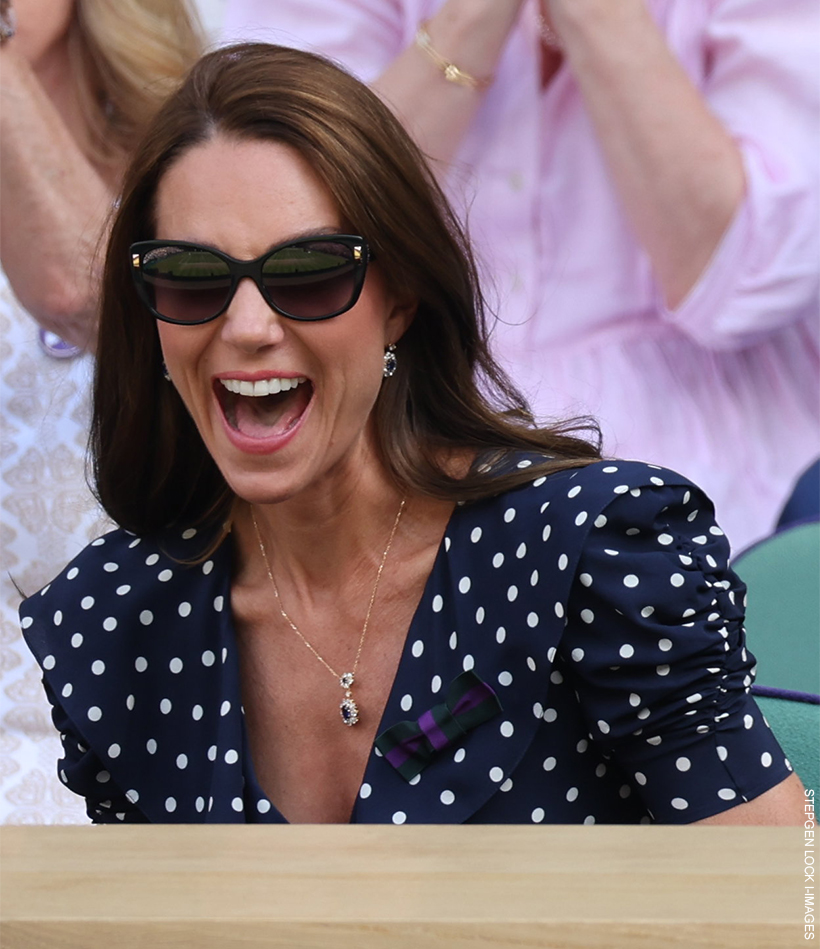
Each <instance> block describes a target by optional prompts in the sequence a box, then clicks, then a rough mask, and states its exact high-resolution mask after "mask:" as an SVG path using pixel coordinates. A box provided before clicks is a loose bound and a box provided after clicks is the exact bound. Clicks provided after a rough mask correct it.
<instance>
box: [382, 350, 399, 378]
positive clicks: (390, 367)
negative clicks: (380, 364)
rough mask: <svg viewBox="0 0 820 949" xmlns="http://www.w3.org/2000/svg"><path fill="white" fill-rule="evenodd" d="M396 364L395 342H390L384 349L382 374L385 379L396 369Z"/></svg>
mask: <svg viewBox="0 0 820 949" xmlns="http://www.w3.org/2000/svg"><path fill="white" fill-rule="evenodd" d="M397 365H398V363H397V362H396V344H395V343H390V345H389V346H388V347H387V349H385V351H384V369H383V370H382V375H383V376H384V378H385V379H389V378H390V377H391V376H392V375H393V373H394V372H395V371H396V367H397Z"/></svg>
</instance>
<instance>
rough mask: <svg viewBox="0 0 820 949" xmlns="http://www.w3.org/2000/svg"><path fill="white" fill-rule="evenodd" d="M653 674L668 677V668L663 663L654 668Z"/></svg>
mask: <svg viewBox="0 0 820 949" xmlns="http://www.w3.org/2000/svg"><path fill="white" fill-rule="evenodd" d="M655 672H656V673H657V674H658V675H659V676H668V675H669V666H668V665H667V664H666V663H663V664H662V665H660V666H655Z"/></svg>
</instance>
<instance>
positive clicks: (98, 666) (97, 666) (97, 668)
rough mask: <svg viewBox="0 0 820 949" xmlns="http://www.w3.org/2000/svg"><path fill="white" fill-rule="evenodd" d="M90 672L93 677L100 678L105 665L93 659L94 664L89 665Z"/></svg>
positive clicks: (99, 660)
mask: <svg viewBox="0 0 820 949" xmlns="http://www.w3.org/2000/svg"><path fill="white" fill-rule="evenodd" d="M91 671H92V672H93V673H94V675H95V676H101V675H102V674H103V673H104V672H105V663H104V662H103V661H102V659H95V660H94V662H92V663H91Z"/></svg>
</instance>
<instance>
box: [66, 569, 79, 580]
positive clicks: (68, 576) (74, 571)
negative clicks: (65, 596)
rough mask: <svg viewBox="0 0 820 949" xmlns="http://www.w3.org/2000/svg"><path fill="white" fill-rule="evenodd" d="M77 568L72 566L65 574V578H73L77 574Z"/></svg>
mask: <svg viewBox="0 0 820 949" xmlns="http://www.w3.org/2000/svg"><path fill="white" fill-rule="evenodd" d="M79 572H80V571H79V570H78V569H77V568H76V567H72V568H71V569H70V570H69V571H68V573H67V574H66V575H65V576H66V580H73V579H74V578H75V577H77V575H78V574H79Z"/></svg>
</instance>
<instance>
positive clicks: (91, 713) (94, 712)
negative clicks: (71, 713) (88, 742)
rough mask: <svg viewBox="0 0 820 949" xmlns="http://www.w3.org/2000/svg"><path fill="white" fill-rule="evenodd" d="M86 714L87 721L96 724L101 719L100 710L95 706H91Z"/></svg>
mask: <svg viewBox="0 0 820 949" xmlns="http://www.w3.org/2000/svg"><path fill="white" fill-rule="evenodd" d="M86 714H87V715H88V719H89V721H91V722H98V721H99V720H100V719H101V718H102V709H101V708H99V707H98V706H96V705H92V706H91V708H90V709H89V710H88V712H87V713H86Z"/></svg>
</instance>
